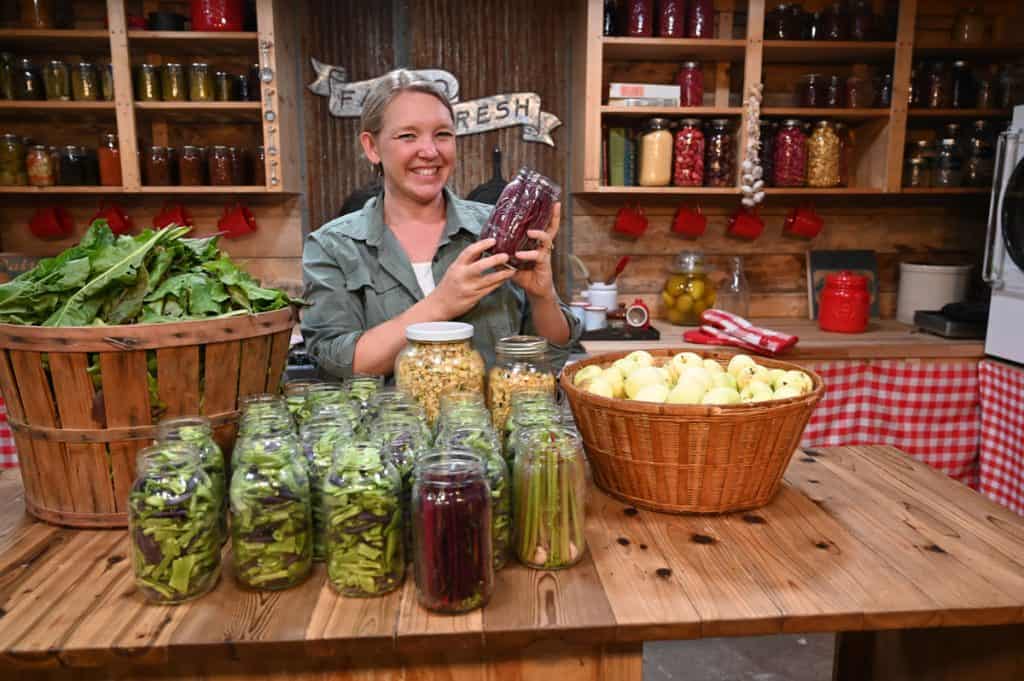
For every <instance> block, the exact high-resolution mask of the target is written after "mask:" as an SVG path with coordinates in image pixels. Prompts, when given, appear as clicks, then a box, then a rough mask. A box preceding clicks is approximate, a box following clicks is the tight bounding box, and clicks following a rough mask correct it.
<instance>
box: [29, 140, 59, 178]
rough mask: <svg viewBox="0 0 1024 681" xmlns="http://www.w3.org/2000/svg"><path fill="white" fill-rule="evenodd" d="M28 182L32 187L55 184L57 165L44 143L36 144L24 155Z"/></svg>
mask: <svg viewBox="0 0 1024 681" xmlns="http://www.w3.org/2000/svg"><path fill="white" fill-rule="evenodd" d="M25 168H26V170H27V171H28V183H29V184H30V185H32V186H33V187H52V186H53V185H55V184H57V166H56V164H55V163H54V162H53V157H52V156H51V155H50V150H49V149H47V148H46V145H45V144H36V145H35V146H32V147H30V148H29V150H28V154H26V155H25Z"/></svg>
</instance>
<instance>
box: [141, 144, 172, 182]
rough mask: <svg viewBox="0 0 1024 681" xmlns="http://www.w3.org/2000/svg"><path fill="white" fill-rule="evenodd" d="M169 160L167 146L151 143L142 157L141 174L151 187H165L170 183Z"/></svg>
mask: <svg viewBox="0 0 1024 681" xmlns="http://www.w3.org/2000/svg"><path fill="white" fill-rule="evenodd" d="M170 164H171V160H170V155H169V154H168V152H167V147H164V146H160V145H156V144H154V145H152V146H150V147H149V148H148V149H147V150H146V153H145V155H144V157H143V164H142V169H143V171H144V172H143V175H144V178H145V181H146V184H147V185H149V186H151V187H167V186H170V184H171V165H170Z"/></svg>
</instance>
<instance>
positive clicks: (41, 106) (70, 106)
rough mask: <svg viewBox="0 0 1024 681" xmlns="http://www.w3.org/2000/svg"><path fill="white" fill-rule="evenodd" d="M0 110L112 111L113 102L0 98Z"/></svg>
mask: <svg viewBox="0 0 1024 681" xmlns="http://www.w3.org/2000/svg"><path fill="white" fill-rule="evenodd" d="M0 111H37V112H38V111H110V112H113V111H114V103H113V102H105V101H104V102H60V101H51V100H38V101H36V100H33V101H11V100H0Z"/></svg>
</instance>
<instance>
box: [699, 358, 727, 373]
mask: <svg viewBox="0 0 1024 681" xmlns="http://www.w3.org/2000/svg"><path fill="white" fill-rule="evenodd" d="M701 366H703V367H704V368H705V369H707V370H708V371H710V372H711V373H713V374H720V373H722V372H723V371H725V369H723V368H722V364H721V362H719V361H718V360H717V359H706V360H704V363H703V364H702V365H701Z"/></svg>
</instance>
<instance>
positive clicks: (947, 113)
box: [907, 109, 1013, 118]
mask: <svg viewBox="0 0 1024 681" xmlns="http://www.w3.org/2000/svg"><path fill="white" fill-rule="evenodd" d="M907 116H909V117H910V118H1010V117H1011V116H1013V111H1011V110H1010V109H910V110H909V111H907Z"/></svg>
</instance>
